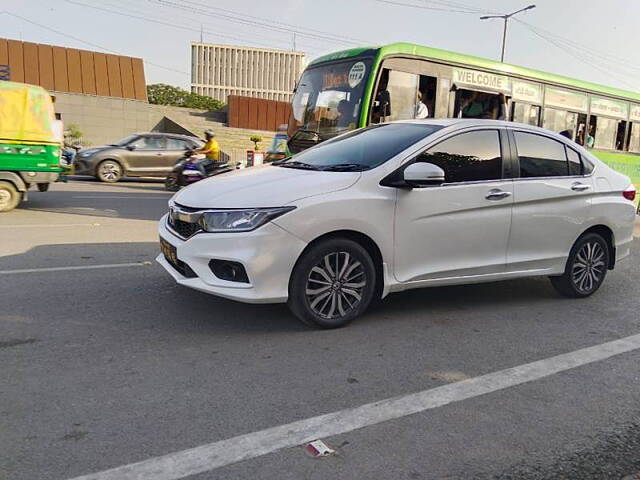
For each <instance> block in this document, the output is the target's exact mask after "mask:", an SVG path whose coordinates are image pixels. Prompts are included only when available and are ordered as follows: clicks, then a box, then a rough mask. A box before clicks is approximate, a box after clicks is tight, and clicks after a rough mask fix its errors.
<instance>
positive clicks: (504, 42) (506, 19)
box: [480, 5, 536, 62]
mask: <svg viewBox="0 0 640 480" xmlns="http://www.w3.org/2000/svg"><path fill="white" fill-rule="evenodd" d="M534 8H536V6H535V5H529V6H528V7H525V8H521V9H520V10H516V11H515V12H511V13H507V14H506V15H485V16H484V17H480V20H489V19H491V18H501V19H503V20H504V30H503V31H502V55H501V56H500V61H501V62H504V52H505V48H506V46H507V24H508V23H509V19H510V18H511V17H513V16H514V15H517V14H518V13H521V12H526V11H527V10H533V9H534Z"/></svg>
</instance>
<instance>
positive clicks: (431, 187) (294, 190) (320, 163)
mask: <svg viewBox="0 0 640 480" xmlns="http://www.w3.org/2000/svg"><path fill="white" fill-rule="evenodd" d="M634 197H635V189H634V188H633V186H632V185H631V183H630V181H629V178H627V177H626V176H624V175H621V174H619V173H617V172H615V171H614V170H612V169H611V168H609V167H608V166H607V165H605V164H604V163H602V162H601V161H599V160H598V159H597V158H595V157H594V156H593V155H591V154H590V153H589V152H588V151H587V150H585V149H583V148H582V147H580V146H578V145H576V144H575V143H573V142H571V141H570V140H568V139H566V138H565V137H563V136H560V135H557V134H555V133H552V132H549V131H547V130H543V129H540V128H536V127H531V126H527V125H519V124H514V123H507V122H499V121H490V120H416V121H408V122H399V123H389V124H381V125H375V126H370V127H367V128H363V129H360V130H355V131H352V132H350V133H347V134H345V135H341V136H339V137H336V138H335V139H332V140H329V141H326V142H324V143H321V144H320V145H318V146H316V147H313V148H310V149H308V150H306V151H304V152H302V153H300V154H298V155H296V156H294V157H293V158H292V159H290V160H288V161H285V162H282V163H280V164H278V165H270V166H264V167H256V168H248V169H245V170H239V171H235V172H232V173H229V174H224V175H221V176H218V177H214V178H211V179H208V180H204V181H202V182H199V183H197V184H195V185H192V186H190V187H188V188H186V189H184V190H182V191H181V192H179V193H177V194H176V195H175V196H174V197H173V198H172V199H171V201H170V203H169V213H168V214H167V215H166V216H165V217H163V218H162V220H161V221H160V225H159V231H160V232H159V233H160V241H161V247H162V254H160V255H159V256H158V258H157V260H158V262H159V263H160V264H161V265H162V266H163V267H164V268H165V269H166V270H167V271H168V272H169V273H170V274H171V275H172V276H173V277H174V278H175V280H176V281H177V282H178V283H179V284H181V285H184V286H187V287H190V288H194V289H196V290H201V291H203V292H207V293H211V294H213V295H218V296H221V297H226V298H230V299H234V300H238V301H241V302H251V303H261V302H265V303H266V302H287V303H288V304H289V306H290V308H291V310H292V311H293V313H294V314H295V315H296V316H297V317H298V318H300V319H301V320H303V321H305V322H307V323H312V324H315V325H318V326H320V327H325V328H332V327H339V326H342V325H345V324H347V323H348V322H350V321H351V320H353V319H354V318H356V317H357V316H359V315H361V314H362V313H363V312H364V311H365V310H366V309H367V307H368V306H369V305H370V303H371V302H372V300H374V299H376V298H381V297H384V296H386V295H387V294H388V293H391V292H397V291H401V290H406V289H409V288H420V287H428V286H435V285H452V284H463V283H477V282H492V281H497V280H508V279H512V278H518V277H528V276H536V275H546V276H549V277H550V279H551V283H552V285H553V286H554V287H555V288H556V289H557V290H558V291H559V292H560V293H561V294H563V295H566V296H570V297H586V296H589V295H591V294H592V293H594V292H595V291H596V290H597V289H598V288H599V287H600V285H601V284H602V282H603V280H604V278H605V275H606V274H607V270H611V269H613V268H614V266H615V264H616V262H617V261H618V260H620V259H622V258H624V257H626V256H627V255H629V250H630V245H631V242H632V239H633V223H634V217H635V212H634V206H633V200H634Z"/></svg>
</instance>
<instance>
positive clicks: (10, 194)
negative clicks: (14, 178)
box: [0, 181, 22, 212]
mask: <svg viewBox="0 0 640 480" xmlns="http://www.w3.org/2000/svg"><path fill="white" fill-rule="evenodd" d="M20 198H22V194H21V193H20V192H18V190H17V189H16V187H14V186H13V184H12V183H10V182H4V181H0V212H8V211H9V210H13V209H14V208H16V207H17V206H18V204H19V203H20Z"/></svg>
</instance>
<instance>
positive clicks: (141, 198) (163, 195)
mask: <svg viewBox="0 0 640 480" xmlns="http://www.w3.org/2000/svg"><path fill="white" fill-rule="evenodd" d="M168 194H171V195H173V193H171V192H167V193H166V194H165V193H161V194H158V196H157V197H140V196H135V195H73V196H72V197H71V198H96V199H100V200H102V199H112V198H126V199H127V200H166V199H167V197H166V195H168ZM161 195H162V196H161Z"/></svg>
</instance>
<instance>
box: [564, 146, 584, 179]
mask: <svg viewBox="0 0 640 480" xmlns="http://www.w3.org/2000/svg"><path fill="white" fill-rule="evenodd" d="M567 158H568V159H569V175H584V171H583V168H582V160H581V159H580V154H579V153H578V152H576V151H575V150H573V149H571V148H567Z"/></svg>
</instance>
